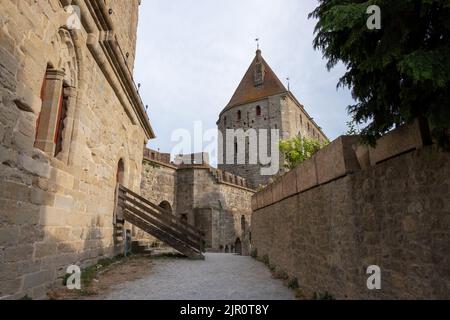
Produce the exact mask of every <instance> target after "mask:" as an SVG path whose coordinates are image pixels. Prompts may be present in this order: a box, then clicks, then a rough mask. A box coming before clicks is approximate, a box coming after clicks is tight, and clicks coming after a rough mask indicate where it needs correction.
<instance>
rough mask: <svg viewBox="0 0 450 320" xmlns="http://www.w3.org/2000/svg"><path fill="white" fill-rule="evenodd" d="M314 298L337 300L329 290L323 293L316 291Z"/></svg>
mask: <svg viewBox="0 0 450 320" xmlns="http://www.w3.org/2000/svg"><path fill="white" fill-rule="evenodd" d="M313 300H336V298H335V297H334V296H333V295H332V294H331V293H329V292H328V291H325V292H323V293H317V292H315V293H314V296H313Z"/></svg>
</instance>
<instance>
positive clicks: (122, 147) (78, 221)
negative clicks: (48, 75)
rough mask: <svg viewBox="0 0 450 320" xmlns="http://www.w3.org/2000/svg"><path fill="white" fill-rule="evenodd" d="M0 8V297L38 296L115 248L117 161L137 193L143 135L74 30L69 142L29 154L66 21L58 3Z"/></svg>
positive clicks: (9, 4)
mask: <svg viewBox="0 0 450 320" xmlns="http://www.w3.org/2000/svg"><path fill="white" fill-rule="evenodd" d="M127 4H128V2H121V6H123V7H125V6H127ZM133 8H134V7H133ZM0 9H1V10H0V11H1V20H2V27H1V28H0V69H1V70H0V266H1V267H0V298H22V297H23V296H25V295H28V296H29V297H32V298H43V297H45V294H46V290H47V288H48V286H49V285H51V284H53V283H55V282H60V280H58V278H59V277H61V276H63V275H64V274H65V272H66V269H67V267H68V266H69V265H71V264H78V265H80V266H87V265H90V264H92V263H94V262H95V261H97V260H98V259H99V258H101V257H104V256H112V255H113V254H115V253H117V252H118V250H120V244H119V245H117V244H115V243H114V237H113V232H114V231H113V210H114V200H115V197H114V193H115V187H116V172H117V165H118V162H119V159H121V158H122V159H123V160H124V163H125V181H124V184H125V185H126V186H127V187H129V188H131V189H133V190H135V191H139V189H140V180H141V167H142V147H143V145H144V143H145V142H146V136H145V134H144V131H143V129H142V128H141V127H140V126H139V125H136V124H133V122H132V120H131V119H130V117H129V116H128V115H127V114H126V112H125V110H124V106H123V105H122V103H121V101H120V100H119V99H118V97H117V92H114V90H113V89H112V88H111V87H110V85H109V83H108V81H107V80H106V78H105V76H104V74H103V72H102V71H101V70H100V68H99V66H98V64H97V62H96V61H95V59H94V58H93V56H92V54H91V52H90V51H89V50H88V48H87V47H86V43H87V38H88V35H87V32H86V30H84V29H81V30H76V31H71V36H72V39H73V41H74V44H75V46H76V47H75V50H76V57H77V60H76V62H77V65H78V71H79V73H78V75H77V76H78V79H77V80H78V82H77V87H76V103H75V104H74V105H73V109H72V110H70V111H71V113H70V116H68V118H67V119H66V125H67V126H66V128H68V127H71V128H72V134H71V137H70V139H68V140H65V141H63V151H62V156H61V157H51V156H49V155H48V154H46V153H44V152H42V151H41V150H39V149H37V148H34V141H35V135H36V123H37V117H38V115H39V113H40V110H41V105H42V102H41V100H40V91H41V87H42V82H43V79H44V75H45V72H46V68H47V63H49V62H52V63H53V64H57V63H58V61H59V58H60V55H61V54H63V53H62V52H60V51H59V50H58V48H59V47H58V46H57V44H58V43H57V42H55V39H56V35H57V34H58V31H59V30H60V28H61V27H62V26H64V25H65V23H66V20H67V16H66V15H65V14H64V11H63V6H62V5H61V3H60V2H59V1H56V0H51V1H31V2H30V1H24V0H20V1H10V0H6V1H2V2H1V6H0ZM117 31H118V32H119V33H120V30H117ZM127 107H128V108H129V109H130V108H131V106H127Z"/></svg>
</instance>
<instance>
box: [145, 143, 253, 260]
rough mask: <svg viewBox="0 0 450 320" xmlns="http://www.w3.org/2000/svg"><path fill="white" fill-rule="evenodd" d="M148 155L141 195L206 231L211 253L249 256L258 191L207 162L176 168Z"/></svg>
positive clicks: (154, 154) (166, 160)
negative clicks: (255, 192) (256, 193)
mask: <svg viewBox="0 0 450 320" xmlns="http://www.w3.org/2000/svg"><path fill="white" fill-rule="evenodd" d="M144 154H145V155H146V157H145V158H144V165H143V171H142V183H141V194H142V195H143V196H144V197H145V198H147V199H148V200H150V201H152V202H153V203H155V204H161V203H168V204H169V205H170V207H171V208H172V212H173V214H176V215H178V216H179V217H180V218H185V219H186V222H187V223H190V224H192V225H194V226H196V227H198V228H200V229H201V230H203V231H204V232H205V234H206V236H205V241H206V248H208V249H209V250H212V251H222V252H224V251H227V250H228V252H236V251H237V252H242V253H243V254H248V253H249V246H250V243H249V231H250V228H249V225H250V218H251V201H250V199H251V196H252V195H253V193H254V191H253V190H252V189H249V188H248V187H247V185H246V181H245V179H243V178H241V177H237V176H234V175H232V174H230V173H228V172H223V171H221V170H216V169H214V168H212V167H211V166H209V164H208V163H207V162H204V163H198V164H180V165H175V164H173V163H170V157H168V155H165V154H160V153H158V152H156V151H152V150H146V151H145V152H144ZM188 158H190V156H188ZM142 237H144V238H147V239H148V237H147V236H145V235H142ZM238 239H239V240H238ZM236 242H238V246H239V243H240V248H238V249H236Z"/></svg>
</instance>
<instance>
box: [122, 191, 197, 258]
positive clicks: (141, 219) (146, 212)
mask: <svg viewBox="0 0 450 320" xmlns="http://www.w3.org/2000/svg"><path fill="white" fill-rule="evenodd" d="M117 193H118V195H117V207H118V208H119V207H120V208H121V209H122V210H121V211H120V212H122V214H121V215H120V216H121V217H122V218H121V219H123V220H128V221H129V222H131V223H133V221H134V223H138V224H139V225H137V224H136V226H138V227H144V229H143V230H144V231H146V232H148V233H150V234H151V235H153V236H155V237H157V238H158V239H160V240H161V241H164V242H167V243H168V244H169V245H171V246H173V247H174V248H175V249H177V250H179V251H180V252H182V253H185V254H187V255H190V256H196V255H200V256H202V252H203V246H204V240H203V235H204V233H203V232H201V231H200V230H198V229H197V228H195V227H194V226H192V225H188V224H185V223H183V222H182V220H181V219H179V218H178V217H176V216H174V215H172V213H171V212H170V211H168V210H165V209H163V208H161V207H159V206H157V205H155V204H153V203H152V202H150V201H148V200H147V199H145V198H143V197H142V196H140V195H139V194H137V193H135V192H133V191H131V190H129V189H127V188H126V187H124V186H121V185H119V187H118V192H117Z"/></svg>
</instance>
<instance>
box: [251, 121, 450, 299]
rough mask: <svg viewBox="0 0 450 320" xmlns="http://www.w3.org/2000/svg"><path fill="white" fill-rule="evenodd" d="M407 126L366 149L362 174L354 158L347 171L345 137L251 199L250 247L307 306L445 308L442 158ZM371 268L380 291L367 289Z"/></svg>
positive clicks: (447, 173)
mask: <svg viewBox="0 0 450 320" xmlns="http://www.w3.org/2000/svg"><path fill="white" fill-rule="evenodd" d="M414 126H415V125H412V126H409V127H406V128H402V129H401V130H400V132H401V134H400V135H399V134H398V133H399V131H394V132H393V133H391V134H389V135H387V136H386V137H385V138H383V139H382V140H381V141H380V143H379V148H380V150H379V151H378V152H375V150H373V149H371V155H372V156H373V157H374V158H376V159H377V160H381V161H379V162H377V163H373V165H368V166H366V167H364V168H363V167H362V164H364V163H366V162H367V163H370V161H365V160H364V159H365V156H361V154H359V156H358V157H357V158H358V159H357V161H356V162H355V157H354V156H352V155H351V153H352V150H351V149H357V148H352V146H355V144H354V141H351V140H352V137H342V138H340V139H338V140H337V141H335V142H333V143H332V144H331V145H330V146H329V147H327V148H329V149H324V150H322V154H321V155H317V156H316V158H315V159H312V160H310V161H309V163H305V164H304V165H301V166H300V167H299V168H298V170H296V171H295V170H294V171H291V172H290V175H285V176H284V177H283V178H285V180H283V179H281V180H280V181H277V182H276V183H275V184H274V185H271V186H269V187H268V188H266V189H265V190H264V191H262V192H260V193H258V194H256V195H255V196H254V197H253V199H252V206H253V209H254V211H253V214H252V225H251V228H252V240H253V247H254V248H256V249H257V253H258V256H259V257H260V258H261V257H264V256H265V255H267V257H268V259H269V261H270V264H271V265H272V266H274V267H276V269H277V270H278V271H284V272H286V273H288V275H289V276H290V277H291V278H297V279H298V281H299V284H300V290H301V292H302V293H303V294H304V295H305V297H306V298H311V297H312V295H313V294H314V293H325V292H328V293H330V294H332V295H333V296H335V297H336V298H338V299H397V298H403V299H448V298H449V292H450V290H449V286H450V269H449V268H448V265H449V263H448V262H449V259H450V256H449V252H450V250H449V249H450V247H449V244H450V232H449V228H448V225H449V222H450V220H449V218H450V215H449V212H450V201H449V199H450V197H449V195H450V192H449V185H450V165H449V164H450V154H449V153H446V152H443V151H441V150H439V149H438V148H437V147H436V146H429V145H428V146H427V145H425V144H424V143H423V142H424V141H425V140H424V139H422V138H423V137H422V138H420V137H419V136H418V135H416V134H415V133H417V130H415V129H417V128H414ZM411 137H412V138H411ZM418 138H420V139H418ZM397 139H400V140H401V141H403V142H399V143H395V140H397ZM405 141H407V142H405ZM388 146H391V147H388ZM392 146H394V148H392ZM349 147H350V148H349ZM399 147H400V148H399ZM405 152H406V153H405ZM331 160H334V165H332V163H331V162H330V161H331ZM301 169H303V170H301ZM306 170H307V171H310V173H305V171H306ZM311 171H312V172H311ZM302 172H303V173H302ZM314 172H317V174H315V173H314ZM286 177H287V178H286ZM295 181H297V183H295ZM280 230H283V232H280ZM370 265H378V266H379V267H380V268H381V279H382V280H381V281H382V284H381V285H382V289H381V290H373V291H371V290H368V289H367V286H366V281H367V279H368V277H369V275H367V274H366V270H367V267H368V266H370Z"/></svg>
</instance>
